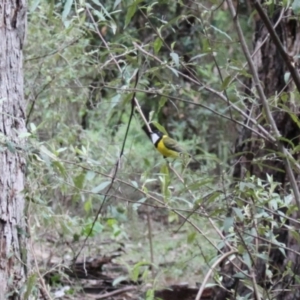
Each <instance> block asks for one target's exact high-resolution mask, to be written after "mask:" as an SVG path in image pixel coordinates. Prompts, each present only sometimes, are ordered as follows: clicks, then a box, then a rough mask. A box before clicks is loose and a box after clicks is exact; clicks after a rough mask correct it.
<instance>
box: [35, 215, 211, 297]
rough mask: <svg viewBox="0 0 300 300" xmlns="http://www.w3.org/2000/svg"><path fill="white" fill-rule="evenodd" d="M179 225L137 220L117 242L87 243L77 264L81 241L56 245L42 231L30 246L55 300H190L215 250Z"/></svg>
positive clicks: (101, 237)
mask: <svg viewBox="0 0 300 300" xmlns="http://www.w3.org/2000/svg"><path fill="white" fill-rule="evenodd" d="M181 224H182V221H178V220H177V222H169V221H168V217H167V216H165V215H159V217H158V216H157V213H156V214H155V215H153V214H152V216H150V217H149V214H145V213H142V214H139V215H138V216H137V217H135V218H131V219H130V220H129V221H128V222H124V223H123V225H122V227H121V228H119V233H118V236H117V237H116V236H111V234H108V233H105V232H102V233H101V234H97V235H95V236H94V237H90V238H89V239H88V240H87V243H86V245H85V246H84V249H83V251H82V252H81V254H80V255H79V257H78V259H77V260H76V262H75V263H74V262H73V259H74V256H76V254H77V253H78V251H79V250H80V248H81V247H82V245H83V240H84V239H83V238H80V239H79V240H78V241H74V240H71V239H70V240H69V241H68V240H67V239H65V238H62V239H58V238H57V237H54V236H51V234H49V231H46V232H43V233H41V234H40V235H39V236H38V237H37V238H36V239H35V242H32V244H33V247H32V254H33V257H34V260H35V262H36V263H37V264H38V265H39V271H40V274H41V276H42V277H43V278H44V280H45V283H46V285H47V286H48V290H50V292H51V296H53V299H114V300H119V299H154V298H156V297H159V298H161V299H168V300H173V299H174V300H175V299H181V300H184V299H194V298H195V295H196V294H197V291H198V288H197V283H201V281H202V279H203V276H204V275H205V273H206V271H207V270H208V269H209V267H208V261H209V260H210V259H211V258H212V257H214V255H215V250H214V249H212V247H211V246H210V245H209V243H208V242H207V241H206V240H205V238H204V237H202V236H200V235H199V233H197V234H196V233H195V232H193V231H191V229H190V228H188V227H187V225H184V226H182V227H181ZM198 226H199V224H198ZM178 229H179V230H178ZM206 233H207V234H209V231H207V232H206ZM171 290H173V291H175V292H176V294H170V293H171ZM154 295H155V297H154ZM202 299H209V298H202Z"/></svg>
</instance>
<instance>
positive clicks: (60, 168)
mask: <svg viewBox="0 0 300 300" xmlns="http://www.w3.org/2000/svg"><path fill="white" fill-rule="evenodd" d="M52 165H53V166H54V167H56V168H57V170H58V171H59V172H60V174H61V175H62V176H66V174H67V172H66V169H65V167H64V166H63V164H62V163H60V162H59V161H57V160H56V161H53V162H52Z"/></svg>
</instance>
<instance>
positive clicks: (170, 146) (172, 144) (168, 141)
mask: <svg viewBox="0 0 300 300" xmlns="http://www.w3.org/2000/svg"><path fill="white" fill-rule="evenodd" d="M163 142H164V144H165V146H166V147H167V148H168V149H171V150H173V151H176V152H179V153H182V152H183V149H182V148H181V147H180V146H179V145H178V143H177V142H176V141H175V140H173V139H171V138H170V137H166V138H164V139H163Z"/></svg>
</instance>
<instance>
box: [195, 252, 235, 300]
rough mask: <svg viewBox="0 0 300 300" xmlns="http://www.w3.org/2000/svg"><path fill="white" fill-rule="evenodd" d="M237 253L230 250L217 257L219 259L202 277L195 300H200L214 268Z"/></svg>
mask: <svg viewBox="0 0 300 300" xmlns="http://www.w3.org/2000/svg"><path fill="white" fill-rule="evenodd" d="M237 253H238V251H237V250H231V251H229V252H226V253H224V254H223V255H222V256H221V257H219V258H218V259H217V260H216V261H215V262H214V264H213V265H212V266H211V267H210V269H209V271H208V272H207V273H206V275H205V277H204V279H203V281H202V284H201V286H200V288H199V291H198V293H197V296H196V299H195V300H200V299H201V296H202V293H203V291H204V289H205V286H206V284H207V282H208V280H209V278H210V276H211V274H212V272H213V271H214V270H215V268H216V267H217V266H218V265H219V264H220V263H221V262H222V261H223V260H225V259H226V258H227V257H228V256H231V255H233V254H237Z"/></svg>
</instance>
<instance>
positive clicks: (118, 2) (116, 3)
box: [113, 0, 122, 9]
mask: <svg viewBox="0 0 300 300" xmlns="http://www.w3.org/2000/svg"><path fill="white" fill-rule="evenodd" d="M121 1H122V0H116V1H115V3H114V6H113V8H114V9H115V8H116V7H117V6H118V5H119V4H120V3H121Z"/></svg>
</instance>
